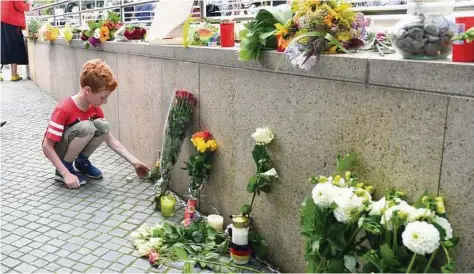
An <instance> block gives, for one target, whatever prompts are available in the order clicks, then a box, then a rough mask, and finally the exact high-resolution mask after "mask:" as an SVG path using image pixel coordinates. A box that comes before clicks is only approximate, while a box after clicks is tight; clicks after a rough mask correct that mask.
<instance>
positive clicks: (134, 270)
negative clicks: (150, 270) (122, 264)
mask: <svg viewBox="0 0 474 274" xmlns="http://www.w3.org/2000/svg"><path fill="white" fill-rule="evenodd" d="M123 273H143V270H141V269H138V268H135V267H127V268H126V269H125V270H124V271H123Z"/></svg>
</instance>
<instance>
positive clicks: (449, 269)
mask: <svg viewBox="0 0 474 274" xmlns="http://www.w3.org/2000/svg"><path fill="white" fill-rule="evenodd" d="M441 271H442V272H443V273H454V271H456V262H455V261H454V260H453V261H451V262H450V263H447V264H445V265H443V266H442V267H441Z"/></svg>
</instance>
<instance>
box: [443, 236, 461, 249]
mask: <svg viewBox="0 0 474 274" xmlns="http://www.w3.org/2000/svg"><path fill="white" fill-rule="evenodd" d="M458 243H459V237H453V238H451V239H449V240H446V241H444V242H443V244H444V245H445V246H446V247H447V248H455V247H456V246H457V245H458Z"/></svg>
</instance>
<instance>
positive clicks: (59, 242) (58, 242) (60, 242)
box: [49, 239, 66, 247]
mask: <svg viewBox="0 0 474 274" xmlns="http://www.w3.org/2000/svg"><path fill="white" fill-rule="evenodd" d="M65 243H66V242H65V241H63V240H59V239H52V240H51V241H49V244H51V245H54V246H57V247H60V246H63V245H64V244H65Z"/></svg>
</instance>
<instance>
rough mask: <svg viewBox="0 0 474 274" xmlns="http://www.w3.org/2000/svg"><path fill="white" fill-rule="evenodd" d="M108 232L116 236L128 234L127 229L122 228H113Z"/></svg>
mask: <svg viewBox="0 0 474 274" xmlns="http://www.w3.org/2000/svg"><path fill="white" fill-rule="evenodd" d="M110 234H112V235H114V236H118V237H125V235H127V234H130V232H129V231H127V230H123V229H120V228H117V229H115V230H112V231H111V232H110Z"/></svg>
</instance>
